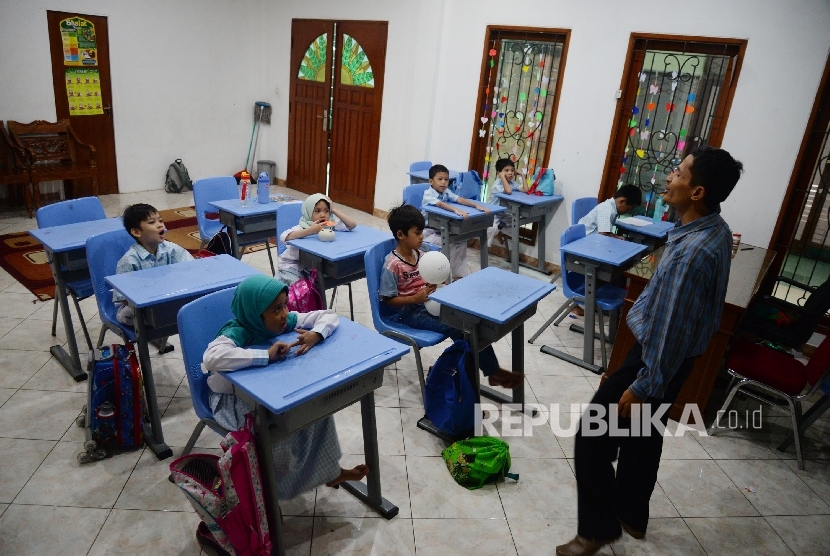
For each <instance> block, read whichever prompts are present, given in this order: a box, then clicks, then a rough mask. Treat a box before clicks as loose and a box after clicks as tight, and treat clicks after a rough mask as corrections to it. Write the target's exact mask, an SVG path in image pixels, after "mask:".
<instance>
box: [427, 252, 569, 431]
mask: <svg viewBox="0 0 830 556" xmlns="http://www.w3.org/2000/svg"><path fill="white" fill-rule="evenodd" d="M555 289H556V286H554V285H553V284H551V283H549V282H542V281H540V280H536V279H535V278H530V277H528V276H522V275H516V274H513V273H512V272H508V271H506V270H502V269H501V268H496V267H490V268H485V269H483V270H480V271H479V272H474V273H473V274H470V275H469V276H465V277H464V278H462V279H460V280H456V281H455V282H453V283H452V284H450V285H448V286H444V287H443V288H439V289H438V290H436V291H435V292H434V293H433V294H432V295H430V296H429V298H430V299H432V300H434V301H437V302H438V303H440V304H441V312H440V316H439V317H438V318H439V320H440V321H441V322H443V323H444V324H448V325H450V326H452V327H454V328H457V329H459V330H461V331H462V332H464V333H465V334H467V336H468V338H469V342H470V347H471V348H472V350H473V356H474V358H475V369H476V372H475V373H474V374H475V377H476V383H475V385H474V386H475V387H476V391H478V392H480V393H481V394H483V395H485V396H487V397H488V398H491V399H494V400H497V401H499V402H502V403H517V404H524V403H525V398H524V395H525V394H524V393H525V390H524V381H522V384H521V385H520V386H519V387H518V388H515V389H513V395H512V396H506V395H504V394H502V393H500V392H498V391H496V390H493V389H491V388H489V387H486V386H481V377H480V376H479V372H478V370H477V369H478V366H479V353H478V352H479V351H481V350H482V349H483V348H484V347H486V346H488V345H490V344H494V343H496V342H497V341H498V340H499V339H501V338H502V337H504V336H505V335H507V333H508V332H511V333H512V338H511V340H512V351H513V357H512V370H513V372H514V373H519V374H524V368H525V365H524V322H525V321H526V320H527V319H529V318H530V317H532V316H533V315H534V314H535V313H536V305H537V304H538V303H539V301H540V300H541V299H543V298H544V297H545V296H547V295H548V294H550V293H551V292H552V291H553V290H555ZM418 426H419V427H420V428H422V429H424V430H427V431H429V432H431V433H433V434H437V435H438V436H444V435H443V433H441V432H440V431H438V429H436V428H435V426H434V425H433V424H432V423H431V422H430V421H429V419H427V418H426V417H424V418H423V419H421V421H419V422H418Z"/></svg>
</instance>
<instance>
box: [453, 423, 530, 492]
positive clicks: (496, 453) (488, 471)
mask: <svg viewBox="0 0 830 556" xmlns="http://www.w3.org/2000/svg"><path fill="white" fill-rule="evenodd" d="M441 456H442V457H443V458H444V461H445V462H446V463H447V469H448V470H449V472H450V475H452V478H453V479H455V482H456V483H458V484H459V485H461V486H463V487H466V488H468V489H470V490H475V489H478V488H481V487H483V486H484V485H485V484H487V483H489V482H491V481H496V480H498V479H499V478H501V477H510V478H511V479H513V480H515V481H518V480H519V475H518V474H516V473H508V471H509V470H510V446H508V445H507V443H506V442H504V441H503V440H499V439H498V438H493V437H491V436H476V437H473V438H468V439H467V440H459V441H458V442H455V443H453V444H452V445H450V446H448V447H447V448H445V449H444V451H443V452H441Z"/></svg>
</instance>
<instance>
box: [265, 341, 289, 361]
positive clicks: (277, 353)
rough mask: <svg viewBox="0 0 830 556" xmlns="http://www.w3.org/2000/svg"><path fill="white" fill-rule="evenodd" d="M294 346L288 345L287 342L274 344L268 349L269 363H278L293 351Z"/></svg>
mask: <svg viewBox="0 0 830 556" xmlns="http://www.w3.org/2000/svg"><path fill="white" fill-rule="evenodd" d="M291 346H292V344H286V343H285V342H274V344H273V345H272V346H271V347H269V348H268V360H269V361H276V360H277V359H280V358H282V357H285V356H286V355H288V352H289V350H291Z"/></svg>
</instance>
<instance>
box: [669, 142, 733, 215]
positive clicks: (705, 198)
mask: <svg viewBox="0 0 830 556" xmlns="http://www.w3.org/2000/svg"><path fill="white" fill-rule="evenodd" d="M743 169H744V165H743V164H741V163H740V162H738V161H737V160H735V159H734V158H732V155H731V154H729V153H728V152H727V151H725V150H723V149H718V148H716V147H701V148H699V149H697V150H696V151H695V152H693V153H692V154H690V155H689V156H687V157H686V158H684V159H683V162H681V163H680V165H679V166H678V167H677V168H675V169H674V170H672V173H671V174H669V177H668V178H666V193H665V194H664V195H663V201H664V202H665V203H666V204H668V205H670V206H672V207H674V208H676V209H678V210H681V211H682V210H684V209H685V208H686V207H690V206H692V205H694V206H695V208H696V210H697V211H698V212H700V213H701V214H703V215H706V214H711V213H713V212H715V211H717V210H718V207H719V206H720V204H721V203H722V202H723V201H724V200H726V198H727V197H729V194H730V193H732V190H733V189H734V188H735V184H736V183H738V180H739V179H740V178H741V172H742V171H743Z"/></svg>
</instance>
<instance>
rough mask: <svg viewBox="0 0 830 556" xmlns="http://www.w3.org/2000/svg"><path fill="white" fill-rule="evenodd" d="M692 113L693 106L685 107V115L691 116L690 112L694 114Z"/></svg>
mask: <svg viewBox="0 0 830 556" xmlns="http://www.w3.org/2000/svg"><path fill="white" fill-rule="evenodd" d="M694 111H695V107H694V106H687V107H686V114H691V113H692V112H694Z"/></svg>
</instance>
